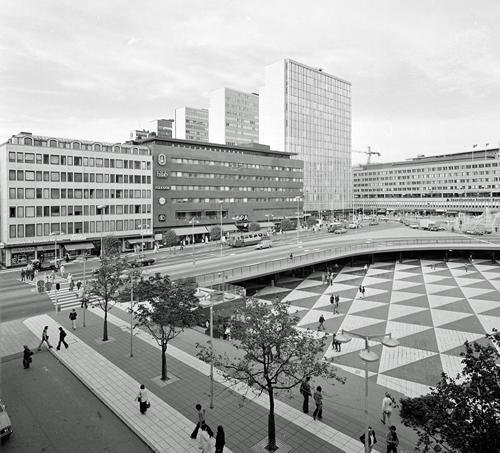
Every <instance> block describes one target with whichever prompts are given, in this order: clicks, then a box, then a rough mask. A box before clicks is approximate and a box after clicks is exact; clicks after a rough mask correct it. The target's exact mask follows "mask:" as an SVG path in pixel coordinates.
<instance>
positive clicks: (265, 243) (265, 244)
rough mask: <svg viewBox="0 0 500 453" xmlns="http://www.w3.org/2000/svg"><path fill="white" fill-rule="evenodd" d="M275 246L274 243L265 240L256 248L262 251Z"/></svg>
mask: <svg viewBox="0 0 500 453" xmlns="http://www.w3.org/2000/svg"><path fill="white" fill-rule="evenodd" d="M272 246H273V241H271V240H269V239H264V240H263V241H260V242H259V243H258V244H257V245H256V246H255V248H256V249H257V250H260V249H270V248H271V247H272Z"/></svg>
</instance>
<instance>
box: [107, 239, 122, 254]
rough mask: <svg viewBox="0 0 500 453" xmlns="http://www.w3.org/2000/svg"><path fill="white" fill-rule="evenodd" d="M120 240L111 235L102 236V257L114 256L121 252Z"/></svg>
mask: <svg viewBox="0 0 500 453" xmlns="http://www.w3.org/2000/svg"><path fill="white" fill-rule="evenodd" d="M121 246H122V243H121V240H120V239H119V238H117V237H116V236H113V235H108V236H104V237H103V238H102V249H103V255H104V256H110V255H111V256H116V255H119V254H120V252H121Z"/></svg>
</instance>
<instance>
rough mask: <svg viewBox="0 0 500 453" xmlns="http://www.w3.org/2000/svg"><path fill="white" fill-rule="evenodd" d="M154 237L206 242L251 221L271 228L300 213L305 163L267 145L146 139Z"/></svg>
mask: <svg viewBox="0 0 500 453" xmlns="http://www.w3.org/2000/svg"><path fill="white" fill-rule="evenodd" d="M140 144H141V145H142V146H148V147H149V148H150V149H151V152H152V155H153V162H154V163H153V190H154V192H153V199H154V200H153V214H154V222H153V226H154V231H155V233H160V232H165V231H167V230H168V229H174V230H175V232H176V233H177V235H178V236H187V237H188V238H189V237H190V236H191V235H193V234H195V235H197V239H198V240H201V239H202V238H204V237H207V238H208V234H209V232H210V228H211V227H212V226H215V225H221V223H222V227H223V231H225V232H227V231H236V230H237V229H238V227H244V226H246V225H247V224H248V223H249V222H252V221H256V222H259V223H260V225H261V227H263V228H265V227H270V226H274V224H275V222H276V223H277V222H279V221H280V220H281V219H283V218H285V217H288V218H296V217H297V212H301V210H302V201H301V199H300V198H299V197H302V190H303V163H302V161H300V160H296V159H292V157H293V156H292V155H291V154H290V153H285V152H281V151H272V150H271V149H270V148H269V147H268V146H263V145H258V144H252V145H248V147H244V146H229V145H221V144H213V143H199V142H195V141H188V140H177V139H162V138H160V137H149V138H147V139H144V140H143V141H141V142H140Z"/></svg>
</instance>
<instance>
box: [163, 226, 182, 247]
mask: <svg viewBox="0 0 500 453" xmlns="http://www.w3.org/2000/svg"><path fill="white" fill-rule="evenodd" d="M163 243H164V244H165V245H166V246H167V247H169V248H170V251H172V247H175V246H176V245H177V244H178V243H179V238H178V237H177V234H175V231H174V230H168V231H167V232H166V233H165V234H164V235H163Z"/></svg>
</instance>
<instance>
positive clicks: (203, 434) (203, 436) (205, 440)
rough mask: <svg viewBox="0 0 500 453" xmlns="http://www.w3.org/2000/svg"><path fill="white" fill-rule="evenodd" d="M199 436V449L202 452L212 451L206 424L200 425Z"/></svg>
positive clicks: (208, 452)
mask: <svg viewBox="0 0 500 453" xmlns="http://www.w3.org/2000/svg"><path fill="white" fill-rule="evenodd" d="M199 437H200V449H201V451H202V453H210V452H211V451H212V444H211V443H210V437H211V436H209V434H208V426H207V425H205V424H203V425H201V431H200V434H199Z"/></svg>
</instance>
